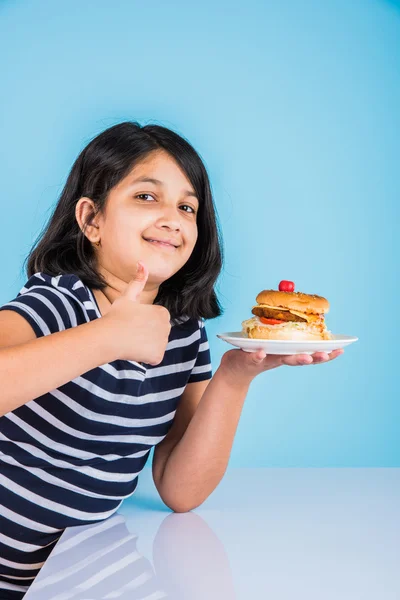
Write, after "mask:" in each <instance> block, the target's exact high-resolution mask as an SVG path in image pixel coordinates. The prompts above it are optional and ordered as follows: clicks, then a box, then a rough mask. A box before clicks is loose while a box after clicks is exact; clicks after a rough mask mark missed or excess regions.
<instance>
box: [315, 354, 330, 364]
mask: <svg viewBox="0 0 400 600" xmlns="http://www.w3.org/2000/svg"><path fill="white" fill-rule="evenodd" d="M312 359H313V364H315V365H317V364H318V363H323V362H327V361H328V360H329V354H328V353H327V352H315V353H314V354H313V355H312Z"/></svg>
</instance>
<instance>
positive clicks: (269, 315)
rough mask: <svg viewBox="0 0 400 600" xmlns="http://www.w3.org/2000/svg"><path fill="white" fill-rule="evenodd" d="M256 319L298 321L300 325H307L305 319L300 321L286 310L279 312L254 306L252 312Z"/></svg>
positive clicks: (299, 318)
mask: <svg viewBox="0 0 400 600" xmlns="http://www.w3.org/2000/svg"><path fill="white" fill-rule="evenodd" d="M251 312H252V313H253V315H256V317H265V318H266V319H280V320H281V321H298V322H300V323H307V319H302V318H301V317H298V316H297V315H292V313H290V312H289V311H288V310H282V311H280V310H279V308H277V309H276V310H275V309H273V308H264V307H261V306H255V307H254V308H253V309H252V311H251Z"/></svg>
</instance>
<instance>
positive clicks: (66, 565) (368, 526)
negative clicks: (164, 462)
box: [25, 468, 400, 600]
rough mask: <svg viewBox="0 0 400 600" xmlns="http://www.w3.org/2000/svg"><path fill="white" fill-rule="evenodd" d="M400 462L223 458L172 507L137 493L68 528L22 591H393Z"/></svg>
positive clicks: (352, 595)
mask: <svg viewBox="0 0 400 600" xmlns="http://www.w3.org/2000/svg"><path fill="white" fill-rule="evenodd" d="M399 542H400V469H393V468H392V469H389V468H388V469H384V468H381V469H369V468H365V469H351V468H346V469H333V468H330V469H316V468H309V469H288V468H287V469H279V468H274V469H260V468H257V469H228V471H227V473H226V474H225V476H224V478H223V480H222V481H221V483H220V484H219V486H218V488H217V489H216V490H215V491H214V492H213V494H211V496H210V497H209V498H208V499H207V501H206V502H205V503H204V504H203V505H202V506H200V507H199V508H198V509H196V510H194V511H191V512H189V513H180V514H177V513H173V512H171V511H170V510H169V509H168V508H167V507H166V506H165V505H164V504H163V503H162V501H161V500H160V498H159V496H158V493H157V490H156V489H155V487H154V483H153V481H152V476H151V470H150V469H149V468H146V469H145V470H144V471H143V472H142V474H141V476H140V480H139V485H138V488H137V491H136V492H135V494H134V496H132V497H131V498H129V499H127V500H125V501H124V503H123V504H122V505H121V507H120V509H119V510H118V512H117V513H116V514H115V515H113V516H112V517H111V518H109V519H107V520H106V521H102V522H100V523H97V524H93V525H89V526H82V527H72V528H70V529H67V530H66V531H65V532H64V533H63V535H62V537H61V539H60V540H59V542H58V543H57V545H56V547H55V548H54V550H53V552H52V553H51V555H50V557H49V559H48V560H47V562H46V563H45V565H44V567H43V568H42V570H41V571H40V573H39V575H38V577H37V578H36V580H35V582H34V584H33V585H32V586H31V588H30V590H29V591H28V593H27V594H26V595H25V599H26V600H39V599H40V600H69V599H71V600H98V599H100V598H101V599H102V600H103V599H104V600H106V599H107V600H108V599H110V600H111V599H113V598H116V599H119V600H128V599H129V600H139V599H141V600H158V599H159V598H170V599H173V600H192V599H193V600H200V599H201V600H214V599H215V600H216V599H218V600H231V599H237V600H242V599H243V600H245V599H246V600H250V599H253V598H254V599H255V598H257V599H262V600H264V599H269V598H271V600H272V599H273V600H286V599H287V600H289V599H291V600H292V599H293V598H307V600H313V599H318V600H331V599H332V600H333V599H334V600H370V599H371V600H372V599H374V600H395V599H396V600H399V599H400V577H399V571H400V569H399V564H400V549H399Z"/></svg>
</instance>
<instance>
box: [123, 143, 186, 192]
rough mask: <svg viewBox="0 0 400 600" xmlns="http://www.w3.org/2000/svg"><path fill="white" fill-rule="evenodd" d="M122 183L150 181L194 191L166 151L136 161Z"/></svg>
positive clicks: (133, 183)
mask: <svg viewBox="0 0 400 600" xmlns="http://www.w3.org/2000/svg"><path fill="white" fill-rule="evenodd" d="M121 183H122V182H121ZM123 183H124V185H128V186H131V185H136V184H138V183H152V184H154V185H159V186H162V185H168V184H177V185H181V186H182V187H183V186H184V187H185V188H186V189H187V191H188V192H190V193H194V190H193V186H192V184H191V182H190V181H189V179H188V177H187V175H186V174H185V173H184V171H183V170H182V169H181V167H180V166H179V165H178V163H177V162H176V161H175V159H174V158H173V157H172V156H170V155H169V154H167V153H166V152H153V153H152V154H151V155H150V156H148V157H146V158H145V159H143V160H141V161H140V162H138V163H137V164H136V165H135V166H134V167H133V168H132V169H131V170H130V172H129V173H128V174H127V175H126V176H125V178H124V179H123Z"/></svg>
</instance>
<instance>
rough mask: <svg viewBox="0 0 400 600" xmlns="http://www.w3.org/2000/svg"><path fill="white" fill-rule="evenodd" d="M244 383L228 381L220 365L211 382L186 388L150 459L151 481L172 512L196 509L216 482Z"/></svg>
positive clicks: (231, 436)
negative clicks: (169, 427) (151, 467)
mask: <svg viewBox="0 0 400 600" xmlns="http://www.w3.org/2000/svg"><path fill="white" fill-rule="evenodd" d="M249 385H250V380H248V382H243V383H239V384H238V383H236V382H234V381H233V380H232V382H230V380H229V377H226V375H225V374H224V372H223V370H221V367H219V368H218V369H217V371H216V372H215V374H214V376H213V378H212V379H211V380H209V381H206V382H203V381H201V382H198V383H190V384H188V385H187V386H186V389H185V391H184V393H183V395H182V398H181V400H180V403H179V406H178V409H177V412H176V414H175V418H174V423H173V426H172V428H171V430H170V431H169V433H168V434H167V436H166V437H165V438H164V440H163V441H162V442H161V443H160V444H158V445H157V446H156V448H155V450H154V457H153V478H154V483H155V485H156V488H157V490H158V492H159V494H160V496H161V498H162V500H163V501H164V502H165V504H166V505H167V506H168V507H169V508H171V510H173V511H175V512H187V511H189V510H192V509H193V508H196V507H197V506H199V505H200V504H202V502H204V500H205V499H206V498H207V497H208V496H209V495H210V494H211V492H212V491H213V490H214V489H215V488H216V487H217V485H218V483H219V482H220V481H221V479H222V477H223V475H224V473H225V471H226V467H227V465H228V460H229V456H230V453H231V449H232V444H233V440H234V437H235V433H236V429H237V426H238V423H239V418H240V414H241V411H242V407H243V404H244V401H245V399H246V395H247V391H248V388H249Z"/></svg>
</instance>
